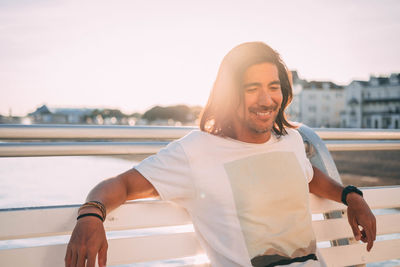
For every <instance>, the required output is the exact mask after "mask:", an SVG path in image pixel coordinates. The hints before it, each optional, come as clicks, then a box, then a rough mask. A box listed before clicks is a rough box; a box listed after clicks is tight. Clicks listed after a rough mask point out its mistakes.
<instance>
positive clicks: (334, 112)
mask: <svg viewBox="0 0 400 267" xmlns="http://www.w3.org/2000/svg"><path fill="white" fill-rule="evenodd" d="M344 95H345V93H344V87H343V86H340V85H337V84H335V83H333V82H330V81H311V82H307V83H305V84H304V85H303V89H302V91H301V92H300V103H301V105H300V118H301V122H303V123H304V124H306V125H308V126H310V127H340V113H341V111H343V110H344V104H345V98H344Z"/></svg>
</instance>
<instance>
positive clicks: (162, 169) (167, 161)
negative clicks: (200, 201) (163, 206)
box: [134, 141, 194, 201]
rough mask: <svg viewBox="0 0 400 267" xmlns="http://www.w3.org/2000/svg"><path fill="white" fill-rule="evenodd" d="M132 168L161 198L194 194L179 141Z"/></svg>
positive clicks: (166, 198) (188, 165)
mask: <svg viewBox="0 0 400 267" xmlns="http://www.w3.org/2000/svg"><path fill="white" fill-rule="evenodd" d="M134 168H135V169H136V170H137V171H138V172H140V173H141V174H142V175H143V176H144V177H145V178H146V179H147V180H148V181H149V182H150V183H151V184H152V185H153V186H154V187H155V189H156V190H157V192H158V193H159V195H160V197H161V199H163V200H171V201H173V200H178V199H183V198H190V197H193V196H194V186H193V179H192V177H191V168H190V164H189V161H188V159H187V157H186V154H185V151H184V150H183V148H182V146H181V144H179V142H177V141H174V142H171V143H170V144H169V145H168V146H167V147H165V148H163V149H161V150H160V151H159V152H158V153H157V154H155V155H152V156H150V157H148V158H146V159H145V160H143V161H142V162H140V163H139V164H138V165H136V166H134Z"/></svg>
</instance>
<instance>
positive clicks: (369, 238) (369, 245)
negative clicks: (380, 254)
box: [365, 226, 374, 251]
mask: <svg viewBox="0 0 400 267" xmlns="http://www.w3.org/2000/svg"><path fill="white" fill-rule="evenodd" d="M365 234H366V235H367V251H370V250H371V248H372V246H373V245H374V234H373V230H372V226H371V227H368V228H367V229H366V231H365Z"/></svg>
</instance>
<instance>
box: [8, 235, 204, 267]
mask: <svg viewBox="0 0 400 267" xmlns="http://www.w3.org/2000/svg"><path fill="white" fill-rule="evenodd" d="M108 243H109V249H108V260H107V265H119V264H129V263H133V262H146V261H158V260H166V259H173V258H183V257H189V256H195V255H199V254H204V251H203V250H202V248H201V247H200V245H199V242H198V240H197V238H196V235H195V233H178V234H168V235H159V236H148V237H147V236H146V237H136V238H123V239H111V240H109V241H108ZM171 244H173V245H171ZM66 246H67V245H66V244H63V245H54V246H42V247H31V248H18V249H9V250H0V259H1V264H2V266H13V267H19V266H21V267H25V266H30V267H42V266H56V267H57V266H64V256H65V251H66Z"/></svg>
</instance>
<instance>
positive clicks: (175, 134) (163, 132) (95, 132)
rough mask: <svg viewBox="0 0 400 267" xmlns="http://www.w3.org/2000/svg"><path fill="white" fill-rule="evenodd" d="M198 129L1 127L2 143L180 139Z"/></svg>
mask: <svg viewBox="0 0 400 267" xmlns="http://www.w3.org/2000/svg"><path fill="white" fill-rule="evenodd" d="M194 129H196V128H195V127H184V126H182V127H174V126H123V125H120V126H117V125H8V124H4V125H0V139H178V138H180V137H182V136H184V135H186V134H187V133H189V132H190V131H192V130H194Z"/></svg>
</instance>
